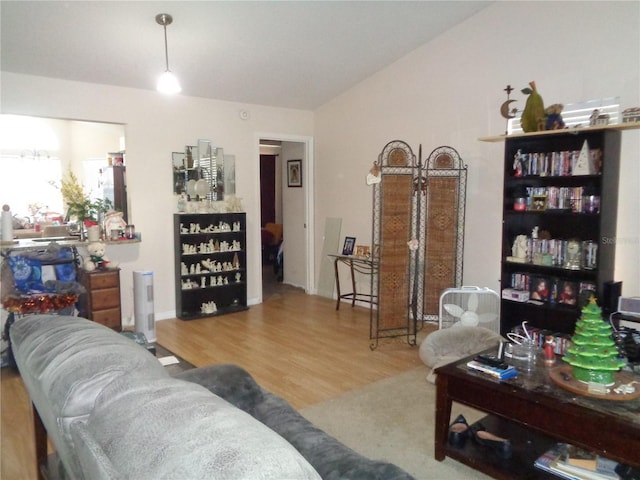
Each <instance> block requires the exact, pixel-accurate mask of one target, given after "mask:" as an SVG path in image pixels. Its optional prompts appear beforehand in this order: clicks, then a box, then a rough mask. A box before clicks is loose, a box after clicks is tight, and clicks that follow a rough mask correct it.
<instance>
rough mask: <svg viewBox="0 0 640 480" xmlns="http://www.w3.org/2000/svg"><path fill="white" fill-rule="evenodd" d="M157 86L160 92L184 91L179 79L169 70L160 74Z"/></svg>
mask: <svg viewBox="0 0 640 480" xmlns="http://www.w3.org/2000/svg"><path fill="white" fill-rule="evenodd" d="M157 88H158V91H159V92H161V93H169V94H174V93H180V92H181V91H182V88H181V87H180V83H179V82H178V79H177V78H176V76H175V75H174V74H173V73H172V72H170V71H169V70H167V71H166V72H164V73H163V74H162V75H160V78H158V86H157Z"/></svg>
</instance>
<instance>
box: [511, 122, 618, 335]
mask: <svg viewBox="0 0 640 480" xmlns="http://www.w3.org/2000/svg"><path fill="white" fill-rule="evenodd" d="M504 140H505V148H504V186H503V198H504V202H503V216H502V218H503V222H502V264H501V265H502V266H501V276H500V277H501V278H500V281H501V289H503V290H504V289H507V288H514V287H515V286H516V285H514V284H513V278H514V275H517V274H522V275H523V276H525V278H527V279H528V280H530V282H531V283H533V282H534V281H535V280H536V279H539V278H543V279H546V280H548V283H549V284H550V285H551V287H550V289H551V292H552V293H551V295H550V298H549V299H548V300H547V301H545V302H544V303H542V304H534V303H528V302H525V303H521V302H517V301H514V300H508V299H502V301H501V321H500V324H501V328H500V330H501V333H502V334H503V335H504V334H506V333H507V332H509V331H511V329H512V328H513V327H515V326H517V325H520V324H521V323H522V322H523V321H525V320H526V321H528V323H529V325H531V326H534V327H537V328H540V329H547V330H550V331H553V332H558V333H564V334H571V333H573V329H574V325H575V322H576V320H577V319H578V318H579V316H580V308H581V307H582V306H583V301H584V296H586V295H588V292H587V291H586V290H585V291H583V298H580V297H579V295H580V287H581V285H585V284H587V283H589V284H592V285H593V286H594V287H595V289H594V290H595V296H596V298H598V299H601V297H602V291H603V285H604V283H605V282H608V281H613V280H614V278H613V275H614V262H615V236H616V217H617V210H618V179H619V174H620V166H619V165H620V141H621V132H620V131H619V130H616V129H604V128H598V129H585V130H567V131H565V132H555V131H554V133H553V134H548V133H547V132H540V133H539V134H537V135H535V134H526V135H518V136H513V137H506V138H505V139H504ZM585 141H586V142H587V144H588V146H589V149H590V150H592V151H593V150H599V151H600V152H601V166H600V168H599V171H595V172H591V173H590V174H588V175H578V174H573V170H570V171H569V172H566V171H565V172H563V174H558V172H553V173H551V172H549V173H548V172H545V173H544V174H539V173H538V172H535V174H531V171H530V170H525V172H524V174H522V175H521V176H517V175H516V172H515V166H514V159H515V157H516V156H517V155H518V153H524V154H528V155H530V156H532V155H533V154H536V155H538V154H543V155H545V156H546V158H547V159H549V158H550V157H551V155H555V154H558V153H559V152H574V153H568V154H566V155H565V156H564V158H568V159H569V160H571V159H573V162H572V163H573V164H574V165H575V161H576V159H577V152H580V150H581V149H582V147H583V145H584V143H585ZM563 155H564V153H563ZM530 158H531V157H530ZM596 164H597V162H596ZM572 168H573V167H572ZM579 187H582V188H583V190H584V195H585V196H586V195H594V196H597V197H599V200H600V206H599V211H598V212H596V213H593V212H586V211H585V209H583V208H582V207H574V206H566V207H565V208H562V209H559V208H556V209H543V210H531V209H527V210H525V211H516V210H515V209H514V200H515V198H516V197H522V196H526V195H523V192H526V189H527V188H528V189H534V188H535V189H550V188H554V189H559V188H566V189H567V190H570V189H578V188H579ZM576 201H580V202H581V201H582V199H581V198H580V200H577V199H576ZM535 227H538V232H539V233H540V234H542V232H545V233H548V234H549V235H550V237H551V238H552V239H554V241H556V242H557V241H562V242H567V241H570V240H574V241H577V242H579V243H580V245H581V247H580V250H582V242H584V241H592V242H593V243H594V244H595V245H596V246H597V264H596V267H595V268H593V269H586V268H583V267H581V268H580V269H568V268H563V265H561V264H560V265H558V264H556V265H542V264H540V262H536V263H534V261H533V260H532V259H531V257H529V258H528V259H527V261H526V262H525V263H517V262H512V261H509V260H508V257H510V256H512V246H513V243H514V240H515V238H516V237H517V236H518V235H526V236H527V237H531V236H532V231H533V230H534V228H535ZM555 248H556V249H558V248H559V247H558V246H557V243H556V247H555ZM563 248H564V247H563ZM580 253H581V254H582V251H581V252H580ZM563 255H564V253H563ZM565 282H571V284H572V285H573V286H574V287H575V289H576V303H575V305H568V304H561V303H559V293H560V290H561V289H562V286H563V285H564V284H565ZM528 288H531V285H529V286H528Z"/></svg>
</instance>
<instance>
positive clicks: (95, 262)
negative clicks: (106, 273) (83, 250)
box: [84, 242, 117, 272]
mask: <svg viewBox="0 0 640 480" xmlns="http://www.w3.org/2000/svg"><path fill="white" fill-rule="evenodd" d="M106 251H107V246H106V245H105V244H104V243H102V242H91V243H89V245H87V252H88V253H89V258H88V259H86V260H85V262H84V269H85V270H86V271H87V272H92V271H94V270H96V269H98V270H104V269H106V268H115V267H117V264H116V263H114V262H112V261H110V260H109V259H108V258H107V257H106V255H105V253H106Z"/></svg>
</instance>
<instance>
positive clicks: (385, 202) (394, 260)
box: [378, 175, 412, 330]
mask: <svg viewBox="0 0 640 480" xmlns="http://www.w3.org/2000/svg"><path fill="white" fill-rule="evenodd" d="M411 185H412V177H411V176H410V175H384V176H383V178H382V212H381V226H380V235H381V238H380V266H379V273H378V275H379V282H380V283H379V292H380V297H379V298H380V301H379V305H378V310H379V311H378V315H379V318H378V329H379V330H391V329H397V328H406V326H407V315H408V305H409V284H410V283H409V262H410V260H411V259H410V256H409V255H408V247H407V242H408V241H409V239H410V235H411Z"/></svg>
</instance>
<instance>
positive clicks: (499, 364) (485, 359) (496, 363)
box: [474, 355, 509, 369]
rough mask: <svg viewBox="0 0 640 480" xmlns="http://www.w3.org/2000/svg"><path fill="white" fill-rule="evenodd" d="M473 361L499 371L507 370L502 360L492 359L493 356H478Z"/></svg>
mask: <svg viewBox="0 0 640 480" xmlns="http://www.w3.org/2000/svg"><path fill="white" fill-rule="evenodd" d="M474 360H475V361H477V362H480V363H484V364H485V365H489V366H491V367H496V368H500V369H507V368H509V365H507V364H506V363H505V362H504V360H502V359H500V358H498V357H494V356H493V355H478V356H477V357H476V358H474Z"/></svg>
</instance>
